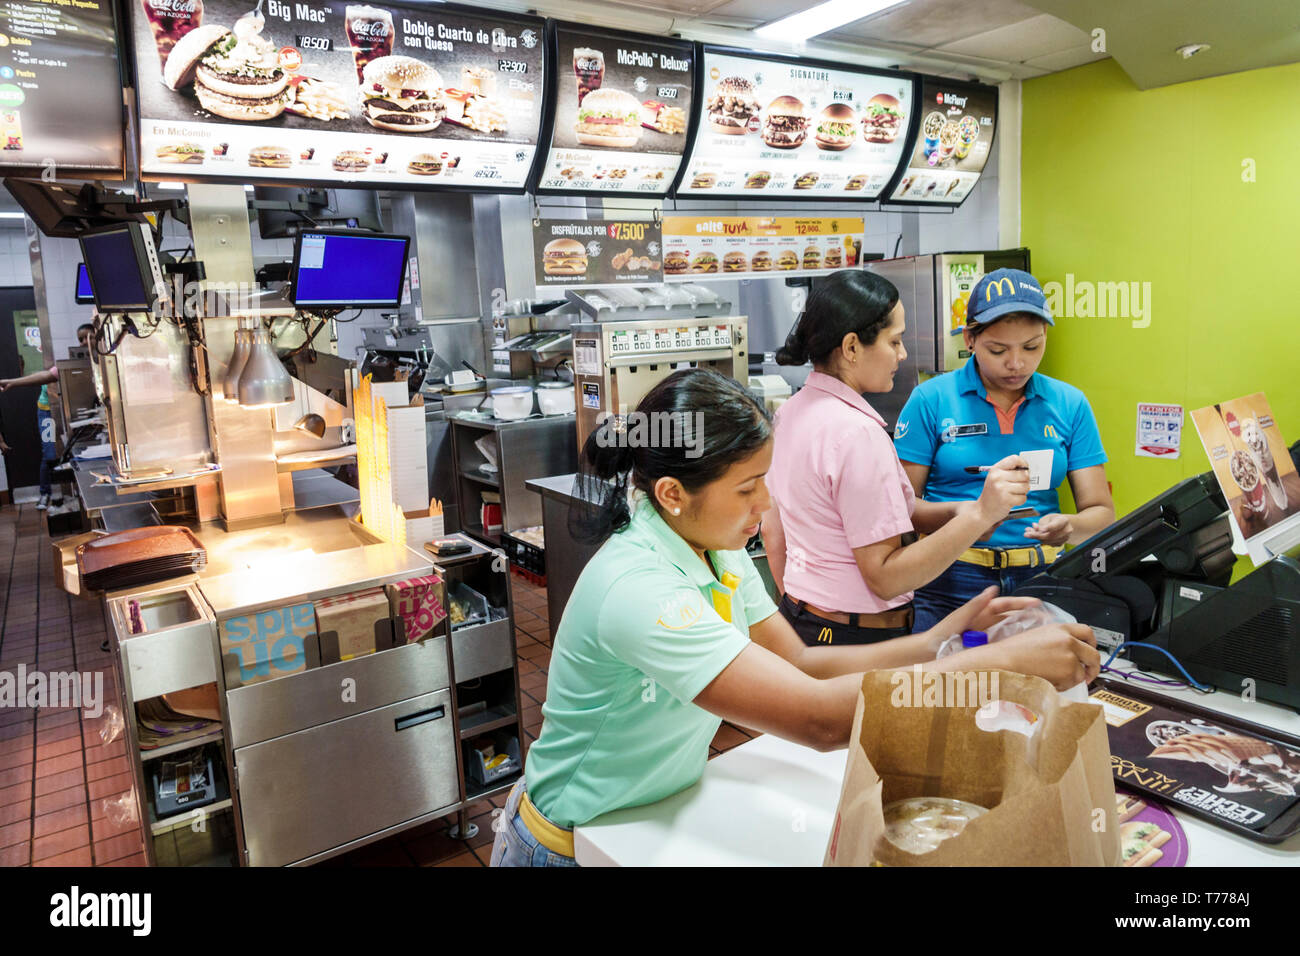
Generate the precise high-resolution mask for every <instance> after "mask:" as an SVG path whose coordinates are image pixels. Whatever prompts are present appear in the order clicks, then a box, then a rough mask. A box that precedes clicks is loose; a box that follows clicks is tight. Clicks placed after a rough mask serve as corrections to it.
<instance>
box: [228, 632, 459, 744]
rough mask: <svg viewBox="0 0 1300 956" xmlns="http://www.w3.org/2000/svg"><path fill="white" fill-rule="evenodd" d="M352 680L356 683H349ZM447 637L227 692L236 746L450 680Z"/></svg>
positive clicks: (438, 687) (431, 688)
mask: <svg viewBox="0 0 1300 956" xmlns="http://www.w3.org/2000/svg"><path fill="white" fill-rule="evenodd" d="M347 681H350V683H345V682H347ZM448 683H449V681H448V679H447V639H446V638H445V637H435V638H432V639H430V640H427V641H425V642H424V643H422V644H407V645H405V646H404V647H395V648H392V649H391V650H387V651H380V652H379V653H377V654H367V655H366V656H365V657H358V658H356V659H354V660H350V661H340V662H339V663H337V664H330V665H328V666H326V667H315V668H312V669H311V670H307V671H303V672H302V673H300V674H293V675H291V676H289V677H279V678H276V679H275V680H268V681H263V682H262V683H260V684H249V685H247V686H245V687H236V688H235V689H234V690H231V691H227V692H226V709H227V711H228V713H229V715H230V746H231V747H232V748H239V747H245V746H248V745H249V744H254V743H257V742H259V741H262V740H271V739H273V738H276V737H283V736H284V735H285V734H291V733H294V732H295V731H299V730H306V729H307V728H309V727H315V726H317V725H318V724H323V723H325V722H327V721H331V720H342V719H344V718H348V717H353V716H355V715H357V714H360V713H362V712H364V711H368V710H374V709H375V708H376V707H383V706H386V705H388V704H392V703H394V702H396V701H400V700H407V699H409V698H411V697H419V696H420V695H421V694H428V693H432V692H433V691H436V690H442V689H443V688H445V687H446V686H447V685H448Z"/></svg>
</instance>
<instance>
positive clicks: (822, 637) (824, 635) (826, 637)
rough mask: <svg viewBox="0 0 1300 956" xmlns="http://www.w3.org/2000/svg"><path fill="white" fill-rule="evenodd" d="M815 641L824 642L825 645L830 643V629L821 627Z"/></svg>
mask: <svg viewBox="0 0 1300 956" xmlns="http://www.w3.org/2000/svg"><path fill="white" fill-rule="evenodd" d="M817 640H818V642H821V641H825V642H826V643H827V644H829V643H831V629H830V628H829V627H823V628H822V632H821V633H820V634H818V635H817Z"/></svg>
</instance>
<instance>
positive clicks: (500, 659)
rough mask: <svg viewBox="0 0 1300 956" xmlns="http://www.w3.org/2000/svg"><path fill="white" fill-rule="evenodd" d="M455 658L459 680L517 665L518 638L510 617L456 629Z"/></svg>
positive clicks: (452, 639)
mask: <svg viewBox="0 0 1300 956" xmlns="http://www.w3.org/2000/svg"><path fill="white" fill-rule="evenodd" d="M451 660H452V664H453V666H454V670H455V674H456V681H457V683H459V682H460V681H467V680H473V679H474V678H476V677H482V676H483V675H484V674H495V673H496V672H497V671H504V670H509V669H510V668H512V667H514V666H515V642H514V636H513V635H512V634H511V633H510V621H509V620H508V619H506V620H501V621H491V622H489V623H487V624H479V625H476V626H474V627H462V628H461V629H460V630H458V631H452V632H451Z"/></svg>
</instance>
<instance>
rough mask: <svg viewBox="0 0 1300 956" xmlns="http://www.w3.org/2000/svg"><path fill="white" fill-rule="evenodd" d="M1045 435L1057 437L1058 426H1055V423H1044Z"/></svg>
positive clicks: (1045, 436)
mask: <svg viewBox="0 0 1300 956" xmlns="http://www.w3.org/2000/svg"><path fill="white" fill-rule="evenodd" d="M1043 437H1044V438H1055V437H1056V426H1054V425H1044V426H1043Z"/></svg>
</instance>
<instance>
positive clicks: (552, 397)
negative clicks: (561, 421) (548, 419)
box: [537, 382, 575, 415]
mask: <svg viewBox="0 0 1300 956" xmlns="http://www.w3.org/2000/svg"><path fill="white" fill-rule="evenodd" d="M537 407H538V408H539V409H541V412H542V414H543V415H570V414H572V413H573V410H574V408H575V403H574V398H573V384H572V383H571V382H539V383H538V385H537Z"/></svg>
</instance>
